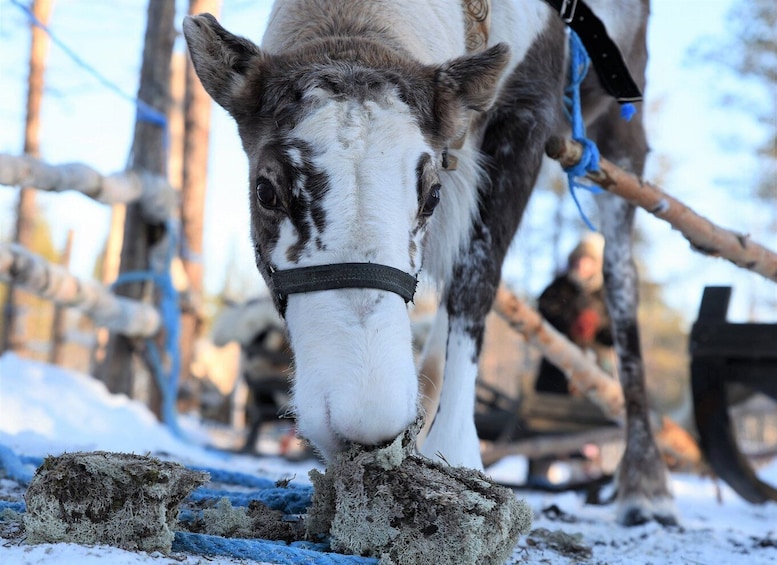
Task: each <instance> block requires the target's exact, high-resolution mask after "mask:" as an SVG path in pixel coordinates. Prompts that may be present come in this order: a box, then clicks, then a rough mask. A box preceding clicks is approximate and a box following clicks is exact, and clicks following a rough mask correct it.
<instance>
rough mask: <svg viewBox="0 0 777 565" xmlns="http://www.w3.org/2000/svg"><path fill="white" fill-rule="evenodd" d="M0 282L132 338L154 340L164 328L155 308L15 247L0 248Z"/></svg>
mask: <svg viewBox="0 0 777 565" xmlns="http://www.w3.org/2000/svg"><path fill="white" fill-rule="evenodd" d="M0 280H4V281H9V282H14V283H15V284H17V285H19V286H20V287H22V288H25V289H26V290H28V291H29V292H32V293H34V294H37V295H38V296H42V297H44V298H46V299H48V300H51V301H52V302H54V303H55V304H58V305H61V306H69V307H72V308H77V309H79V310H81V311H82V312H84V314H86V315H87V316H89V317H90V318H92V319H93V320H94V322H95V323H96V324H97V325H99V326H104V327H106V328H109V329H111V330H112V331H115V332H120V333H122V334H123V335H126V336H129V337H149V336H153V335H155V334H156V333H157V332H158V331H159V329H160V328H161V326H162V319H161V317H160V315H159V312H157V310H156V309H155V308H154V307H153V306H151V305H149V304H145V303H143V302H138V301H136V300H130V299H128V298H123V297H119V296H116V295H115V294H113V293H111V292H110V290H108V289H107V288H106V287H104V286H103V285H101V284H100V283H98V282H95V281H91V280H84V279H79V278H77V277H75V276H73V275H72V274H70V273H69V272H68V271H67V270H65V269H64V268H62V267H61V266H59V265H54V264H51V263H49V262H47V261H46V260H45V259H43V258H42V257H40V256H38V255H35V254H33V253H30V252H29V251H27V250H26V249H24V248H23V247H21V246H19V245H16V244H8V243H4V244H0Z"/></svg>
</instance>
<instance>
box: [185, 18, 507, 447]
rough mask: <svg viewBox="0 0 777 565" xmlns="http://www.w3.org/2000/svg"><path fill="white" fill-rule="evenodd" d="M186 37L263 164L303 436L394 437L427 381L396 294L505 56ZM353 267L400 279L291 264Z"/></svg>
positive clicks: (260, 232) (255, 185)
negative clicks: (323, 274)
mask: <svg viewBox="0 0 777 565" xmlns="http://www.w3.org/2000/svg"><path fill="white" fill-rule="evenodd" d="M184 33H185V35H186V39H187V42H188V44H189V49H190V51H191V56H192V60H193V62H194V66H195V69H196V71H197V73H198V75H199V77H200V79H201V81H202V83H203V85H204V86H205V89H206V90H207V91H208V93H209V94H210V95H211V96H212V97H213V99H214V100H215V101H216V102H217V103H218V104H220V105H221V106H222V107H224V108H225V109H226V110H227V111H228V112H229V113H230V114H231V115H232V116H233V117H234V119H235V121H236V122H237V125H238V130H239V133H240V137H241V139H242V142H243V148H244V149H245V152H246V154H247V155H248V160H249V189H250V191H249V203H250V209H251V220H252V236H253V241H254V248H255V251H256V264H257V267H258V268H259V271H260V272H261V274H262V276H263V277H264V279H265V281H266V282H267V284H268V286H269V287H270V290H271V291H272V292H273V295H274V296H275V300H276V306H277V307H278V308H279V310H280V311H281V312H282V313H283V314H284V315H285V317H286V322H287V327H288V330H289V334H290V338H291V344H292V349H293V351H294V355H295V380H294V408H295V411H296V416H297V420H298V426H299V431H300V433H301V434H302V435H303V436H304V437H306V438H308V439H309V440H311V441H312V443H313V444H314V445H315V446H316V447H317V448H318V449H319V450H320V451H321V452H322V453H323V454H324V455H325V456H329V455H331V454H332V453H334V452H336V451H338V450H341V449H343V447H344V446H345V445H346V444H347V443H348V442H358V443H363V444H375V443H379V442H381V441H384V440H387V439H390V438H393V437H395V436H396V435H397V434H399V433H400V432H401V431H402V430H403V429H404V428H405V427H406V426H407V425H408V424H410V423H411V422H412V421H413V420H414V419H415V418H416V416H417V411H418V384H417V380H416V375H415V369H414V364H413V354H412V346H411V334H410V324H409V319H408V314H407V308H406V304H405V300H403V297H402V296H401V294H403V293H404V291H402V290H401V289H393V288H392V285H398V286H399V287H402V285H403V284H404V283H403V281H402V279H403V275H401V274H400V275H399V276H396V273H397V272H399V273H405V275H404V278H406V279H409V280H411V281H412V280H413V279H414V278H415V276H416V275H417V274H418V273H419V271H420V269H421V264H422V257H421V254H422V239H423V237H424V234H425V232H426V230H427V228H429V227H430V224H433V223H434V222H433V212H434V210H435V207H436V206H437V204H438V202H439V201H440V199H444V198H445V188H444V187H443V186H442V183H441V178H440V173H439V171H440V167H441V163H442V159H443V154H444V151H445V148H446V147H447V145H448V143H450V142H451V141H453V140H455V139H456V138H457V137H458V136H459V135H461V134H462V133H463V131H464V128H466V124H467V113H468V112H470V111H471V110H483V109H486V108H487V107H488V106H489V105H490V104H491V103H492V100H493V97H494V91H495V88H496V83H497V80H498V77H499V74H500V72H501V70H502V68H503V67H504V65H505V63H506V60H507V49H506V47H504V46H497V47H494V48H492V49H489V50H488V51H485V52H484V53H482V54H480V55H474V56H467V57H462V58H459V59H455V60H453V61H450V62H448V63H447V64H444V65H442V66H438V67H431V66H424V65H421V64H418V63H415V62H413V61H412V60H411V59H409V58H406V57H403V56H400V55H398V54H397V53H396V52H394V51H391V50H389V49H387V48H385V47H384V46H382V45H381V44H379V43H377V42H374V41H367V40H349V39H345V38H337V39H332V38H323V39H320V40H314V41H308V42H306V43H305V44H303V45H300V46H299V48H298V49H297V50H295V51H292V52H288V53H274V54H270V53H268V52H266V51H263V50H261V49H260V48H259V47H257V46H256V45H254V44H253V43H251V42H250V41H248V40H246V39H243V38H240V37H236V36H234V35H232V34H230V33H229V32H227V31H226V30H224V29H223V28H222V27H221V26H220V25H219V24H218V23H217V22H216V20H215V19H214V18H213V17H212V16H210V15H201V16H197V17H188V18H186V20H185V21H184ZM226 220H227V221H228V218H227V219H226ZM430 229H434V228H433V227H431V228H430ZM346 263H357V264H367V263H369V264H373V265H382V266H386V267H389V268H390V269H388V270H386V271H387V272H390V273H394V274H389V275H386V273H385V272H384V270H382V268H380V267H379V268H378V270H379V271H380V273H379V278H382V277H384V276H388V277H389V279H390V280H389V283H385V282H381V281H377V282H376V281H374V280H366V279H367V278H368V277H366V275H365V273H364V272H362V271H357V272H356V274H351V275H348V276H349V277H355V278H356V279H360V280H361V281H362V282H361V283H360V282H353V281H351V282H350V283H345V284H341V282H342V281H340V282H337V281H335V282H334V283H333V282H332V281H331V280H329V282H328V283H324V284H323V285H320V286H319V288H322V287H323V288H326V290H312V287H305V285H304V284H303V287H302V288H301V289H300V288H297V289H290V288H289V287H288V286H287V285H286V283H285V282H284V283H283V284H281V283H282V281H281V279H282V278H283V277H284V276H285V275H286V274H288V271H289V270H290V269H299V268H305V267H315V266H322V265H334V266H338V265H342V264H346ZM357 269H363V267H357ZM302 275H303V279H305V278H307V277H308V275H309V272H307V271H303V272H302ZM310 277H314V275H310ZM334 278H335V279H337V278H338V275H337V274H336V275H335V276H334ZM286 282H288V281H286ZM340 286H346V288H339V287H340ZM352 286H359V287H360V288H351V287H352ZM370 287H378V288H370ZM385 288H389V289H391V290H395V291H394V292H392V291H391V290H384V289H385ZM295 290H296V292H298V293H292V292H294V291H295ZM287 293H288V294H287ZM404 298H408V297H407V296H405V297H404Z"/></svg>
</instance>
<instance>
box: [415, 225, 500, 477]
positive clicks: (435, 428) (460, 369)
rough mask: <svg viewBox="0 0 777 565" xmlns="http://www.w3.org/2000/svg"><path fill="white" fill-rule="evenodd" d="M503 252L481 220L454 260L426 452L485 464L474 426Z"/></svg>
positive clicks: (455, 461)
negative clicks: (483, 349) (485, 338)
mask: <svg viewBox="0 0 777 565" xmlns="http://www.w3.org/2000/svg"><path fill="white" fill-rule="evenodd" d="M501 255H502V254H501V253H496V254H495V253H494V246H493V241H492V238H491V236H490V230H489V228H488V227H487V226H484V225H478V226H477V227H476V228H475V232H474V234H473V239H472V241H471V242H470V244H469V247H468V248H467V249H466V250H465V252H464V253H463V255H462V257H460V259H459V261H458V262H457V263H456V265H455V267H454V271H453V276H452V277H451V280H450V283H449V285H448V287H447V289H446V293H445V299H444V300H443V304H442V305H441V307H444V308H445V309H446V311H447V317H448V341H447V349H446V355H445V369H444V378H443V386H442V394H441V396H440V402H439V406H438V407H437V411H436V413H435V414H430V415H428V416H427V417H428V418H434V420H433V423H432V427H431V430H430V432H429V435H428V437H427V438H426V441H425V442H424V444H423V446H422V452H423V454H424V455H426V456H427V457H431V458H436V457H440V456H441V457H442V458H443V459H444V460H445V461H446V462H448V463H449V464H451V465H464V466H466V467H471V468H475V469H482V468H483V464H482V461H481V457H480V446H479V440H478V436H477V431H476V429H475V422H474V412H475V380H476V379H477V375H478V359H479V357H480V350H481V346H482V344H483V333H484V330H485V317H486V315H487V314H488V312H489V310H490V309H491V304H492V303H493V300H494V296H495V294H496V288H497V285H498V284H499V274H500V268H501Z"/></svg>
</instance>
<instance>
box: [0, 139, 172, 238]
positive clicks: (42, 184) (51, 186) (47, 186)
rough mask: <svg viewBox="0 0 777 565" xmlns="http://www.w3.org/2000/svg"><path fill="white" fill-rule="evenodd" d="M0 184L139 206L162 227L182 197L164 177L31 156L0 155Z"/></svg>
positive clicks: (149, 219) (109, 202)
mask: <svg viewBox="0 0 777 565" xmlns="http://www.w3.org/2000/svg"><path fill="white" fill-rule="evenodd" d="M0 184H4V185H7V186H26V187H33V188H37V189H38V190H46V191H50V192H64V191H66V190H74V191H76V192H80V193H82V194H85V195H86V196H88V197H89V198H92V199H94V200H97V201H98V202H102V203H103V204H126V203H130V202H138V203H139V204H140V206H141V209H142V211H143V217H144V219H146V220H148V221H149V222H151V223H161V222H164V221H165V220H167V219H168V218H169V217H171V215H172V212H173V210H175V209H176V207H177V206H178V193H177V192H176V191H175V190H174V189H173V187H172V186H170V183H168V182H167V180H166V179H165V178H164V177H161V176H158V175H152V174H149V173H146V172H144V171H122V172H118V173H114V174H111V175H108V176H103V175H102V174H100V173H98V172H97V171H95V170H94V169H93V168H91V167H89V166H88V165H84V164H82V163H65V164H63V165H49V164H48V163H45V162H43V161H41V160H40V159H36V158H35V157H32V156H30V155H9V154H7V153H3V154H0Z"/></svg>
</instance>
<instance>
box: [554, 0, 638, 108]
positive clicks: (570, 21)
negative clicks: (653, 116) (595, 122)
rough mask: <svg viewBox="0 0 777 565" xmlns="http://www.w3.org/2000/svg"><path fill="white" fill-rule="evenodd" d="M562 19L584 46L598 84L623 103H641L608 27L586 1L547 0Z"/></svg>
mask: <svg viewBox="0 0 777 565" xmlns="http://www.w3.org/2000/svg"><path fill="white" fill-rule="evenodd" d="M545 2H547V3H548V4H550V6H552V7H553V9H554V10H556V12H558V14H559V16H561V19H563V20H564V22H565V23H566V24H567V25H568V26H569V27H571V28H572V29H573V30H575V33H577V35H579V36H580V39H581V41H582V42H583V45H585V48H586V51H588V56H589V57H590V58H591V63H592V64H593V66H594V69H596V74H597V75H598V76H599V81H600V82H601V83H602V86H603V87H604V89H605V90H606V91H607V93H608V94H610V95H611V96H613V97H614V98H615V99H617V100H618V102H620V103H622V104H623V103H626V102H638V101H640V100H642V92H640V90H639V87H638V86H637V84H636V83H635V82H634V79H633V78H632V76H631V73H630V72H629V69H628V67H627V66H626V63H625V61H624V60H623V55H622V54H621V52H620V49H618V46H617V45H616V44H615V42H614V41H613V40H612V38H611V37H610V36H609V35H607V28H605V27H604V23H603V22H602V20H600V19H599V18H598V17H597V16H596V14H594V12H593V10H591V8H590V7H589V6H588V4H586V3H585V2H584V1H583V0H545Z"/></svg>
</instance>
